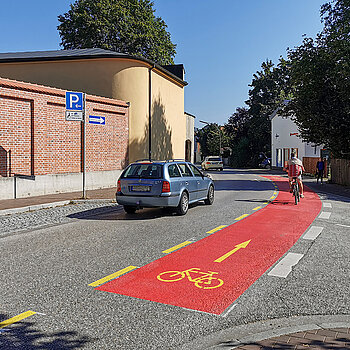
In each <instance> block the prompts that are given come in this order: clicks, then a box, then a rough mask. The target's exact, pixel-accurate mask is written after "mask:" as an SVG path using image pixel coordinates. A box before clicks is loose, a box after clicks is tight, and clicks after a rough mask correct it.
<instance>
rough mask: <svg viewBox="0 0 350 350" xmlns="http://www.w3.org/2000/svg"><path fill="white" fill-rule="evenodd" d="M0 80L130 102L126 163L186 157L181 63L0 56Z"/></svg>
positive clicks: (83, 54) (96, 55) (72, 54)
mask: <svg viewBox="0 0 350 350" xmlns="http://www.w3.org/2000/svg"><path fill="white" fill-rule="evenodd" d="M0 77H2V78H9V79H15V80H20V81H25V82H31V83H36V84H41V85H46V86H51V87H57V88H60V89H64V90H68V91H82V92H85V93H88V94H93V95H98V96H104V97H109V98H115V99H118V100H124V101H128V102H129V104H130V106H129V161H134V160H136V159H141V158H149V157H151V158H152V159H170V158H185V152H186V150H185V147H186V146H185V145H186V140H187V138H188V135H189V132H188V130H187V127H188V126H187V125H188V122H187V119H188V117H187V116H186V114H185V113H184V87H185V86H186V85H187V83H186V82H185V81H184V69H183V66H182V65H174V66H160V65H157V64H154V63H153V62H151V61H149V60H147V59H144V58H138V57H133V56H130V55H125V54H120V53H116V52H113V51H107V50H102V49H80V50H59V51H37V52H17V53H2V54H0ZM149 135H151V137H149ZM189 141H190V142H193V140H187V145H188V142H189ZM96 142H98V140H96ZM187 147H188V146H187Z"/></svg>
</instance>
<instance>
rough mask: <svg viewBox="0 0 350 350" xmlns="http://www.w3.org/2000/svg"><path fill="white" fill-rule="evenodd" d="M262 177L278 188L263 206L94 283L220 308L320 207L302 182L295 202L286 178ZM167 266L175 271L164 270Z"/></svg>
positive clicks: (194, 306)
mask: <svg viewBox="0 0 350 350" xmlns="http://www.w3.org/2000/svg"><path fill="white" fill-rule="evenodd" d="M266 178H268V179H270V180H272V181H274V182H275V184H276V185H277V186H278V189H279V193H278V195H277V198H276V199H274V200H273V201H272V202H271V203H270V204H268V205H267V206H266V207H264V208H262V209H260V210H259V211H256V212H255V213H253V214H251V215H249V216H248V217H246V218H245V219H243V220H241V221H238V222H235V223H234V224H232V225H230V226H227V227H225V228H224V229H222V230H220V231H218V232H216V233H214V234H212V235H210V236H208V237H206V238H204V239H201V240H200V241H197V242H195V243H193V244H191V245H188V246H186V247H184V248H182V249H180V250H178V251H175V252H173V253H171V254H169V255H166V256H164V257H162V258H160V259H158V260H155V261H153V262H151V263H150V264H148V265H145V266H143V267H141V268H139V269H136V270H134V271H132V272H129V273H128V274H126V275H123V276H121V277H119V278H117V279H115V280H112V281H110V282H108V283H106V284H104V285H102V286H100V287H97V288H96V289H97V290H100V291H106V292H112V293H117V294H121V295H127V296H131V297H135V298H139V299H145V300H150V301H155V302H159V303H163V304H170V305H176V306H180V307H184V308H188V309H193V310H197V311H204V312H208V313H212V314H218V315H219V314H221V313H223V312H224V311H225V309H226V308H227V307H228V306H230V305H231V304H232V303H233V302H234V301H235V300H236V299H237V298H238V297H239V296H240V295H241V294H242V293H243V292H244V291H245V290H246V289H247V288H249V286H250V285H252V284H253V283H254V282H255V281H256V280H257V279H258V278H259V277H260V276H261V275H262V274H263V273H264V272H265V271H266V270H268V269H269V268H270V267H271V266H272V265H273V264H274V263H275V262H276V261H277V260H278V259H279V258H280V257H281V256H282V255H283V254H284V253H286V252H287V251H288V250H289V249H290V248H291V247H292V246H293V245H294V244H295V242H296V241H297V240H298V239H299V238H300V236H301V235H302V234H303V233H304V232H305V231H306V229H307V228H308V227H309V226H310V224H311V223H312V222H313V221H314V219H315V218H316V217H317V215H318V214H319V212H320V210H321V207H322V203H321V200H320V199H319V197H318V195H317V194H316V193H314V192H312V191H311V190H310V189H308V188H305V198H304V199H302V200H301V201H300V203H299V204H298V205H295V204H294V201H293V197H292V195H291V194H290V193H289V186H288V181H287V179H285V178H282V177H273V176H270V177H268V176H266ZM189 269H193V270H192V271H188V270H189ZM167 271H175V272H174V273H168V274H165V272H167ZM176 271H180V272H183V271H188V272H187V273H185V272H183V273H182V274H181V273H176ZM198 271H200V272H201V273H199V272H198ZM204 273H209V274H208V275H205V274H204ZM160 274H162V275H160ZM200 276H202V277H205V276H210V277H209V279H206V280H203V281H202V282H201V281H199V282H198V283H195V282H193V281H191V279H192V280H193V279H195V278H198V277H200ZM182 277H183V278H182Z"/></svg>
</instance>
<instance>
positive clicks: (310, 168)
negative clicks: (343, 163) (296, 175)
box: [303, 157, 327, 176]
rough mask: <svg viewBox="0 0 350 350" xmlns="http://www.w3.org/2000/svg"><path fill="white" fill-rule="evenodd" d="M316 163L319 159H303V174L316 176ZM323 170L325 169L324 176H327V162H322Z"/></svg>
mask: <svg viewBox="0 0 350 350" xmlns="http://www.w3.org/2000/svg"><path fill="white" fill-rule="evenodd" d="M318 161H319V158H315V157H303V165H304V168H305V173H307V174H312V175H315V174H316V164H317V162H318ZM324 168H325V173H324V175H325V176H327V161H325V162H324Z"/></svg>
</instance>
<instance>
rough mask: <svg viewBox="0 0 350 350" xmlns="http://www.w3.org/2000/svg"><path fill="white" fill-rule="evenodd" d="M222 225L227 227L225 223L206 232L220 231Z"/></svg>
mask: <svg viewBox="0 0 350 350" xmlns="http://www.w3.org/2000/svg"><path fill="white" fill-rule="evenodd" d="M224 227H227V225H220V226H218V227H215V228H213V229H212V230H210V231H208V232H207V233H214V232H216V231H220V230H221V229H223V228H224Z"/></svg>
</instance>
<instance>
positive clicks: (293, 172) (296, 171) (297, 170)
mask: <svg viewBox="0 0 350 350" xmlns="http://www.w3.org/2000/svg"><path fill="white" fill-rule="evenodd" d="M301 170H302V167H301V166H300V165H298V164H289V165H288V176H289V177H298V176H299V175H300V174H301Z"/></svg>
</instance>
